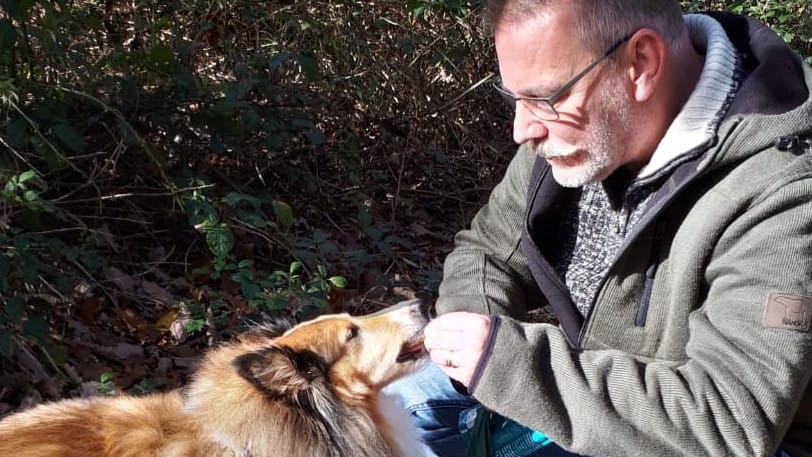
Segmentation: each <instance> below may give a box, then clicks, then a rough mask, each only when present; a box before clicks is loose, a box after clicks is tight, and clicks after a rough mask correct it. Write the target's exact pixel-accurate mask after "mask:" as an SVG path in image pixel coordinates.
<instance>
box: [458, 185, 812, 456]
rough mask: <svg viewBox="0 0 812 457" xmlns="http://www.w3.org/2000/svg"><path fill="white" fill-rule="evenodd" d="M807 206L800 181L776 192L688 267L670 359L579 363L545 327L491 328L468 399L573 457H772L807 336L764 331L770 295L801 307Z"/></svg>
mask: <svg viewBox="0 0 812 457" xmlns="http://www.w3.org/2000/svg"><path fill="white" fill-rule="evenodd" d="M809 195H812V179H808V178H807V179H799V180H796V181H794V182H784V183H782V184H780V185H776V186H775V188H774V189H772V191H771V192H770V193H769V195H766V196H762V197H761V198H759V199H757V200H754V201H752V202H750V203H749V207H748V208H747V210H746V211H743V212H742V213H740V214H738V215H736V216H735V217H734V219H733V220H732V222H731V223H730V224H727V225H726V226H725V229H724V232H722V233H721V236H720V237H719V238H718V239H717V241H716V243H715V245H714V246H713V248H712V249H711V250H710V251H709V257H708V259H707V263H706V264H705V265H704V266H703V267H701V268H700V267H697V271H696V274H698V275H701V283H702V284H704V286H705V287H707V289H706V290H705V292H704V293H703V294H702V296H703V299H702V301H701V303H699V304H698V305H699V306H698V307H696V308H695V309H694V310H693V311H691V312H690V314H689V315H688V318H687V322H686V324H687V328H686V329H685V330H684V334H685V335H686V339H687V342H686V343H685V353H684V358H683V357H680V358H679V359H678V360H674V359H665V358H664V359H659V358H644V357H641V356H635V355H634V354H630V353H628V352H625V351H620V350H616V349H612V348H608V347H595V348H592V349H589V350H581V351H579V350H575V349H573V348H572V347H571V346H570V345H568V344H567V341H566V340H565V338H564V336H563V335H562V333H561V332H560V330H559V329H558V328H556V327H554V326H551V325H546V324H528V323H521V322H519V321H517V320H514V319H511V318H509V317H504V316H503V317H495V318H494V321H493V325H492V327H491V333H490V339H489V342H488V350H487V352H486V353H485V354H484V355H483V358H482V360H481V361H480V365H479V371H478V373H477V375H476V377H475V378H474V380H473V381H472V383H471V385H470V386H469V390H470V391H471V392H472V394H473V395H474V397H476V398H477V399H478V400H479V401H481V402H482V403H483V404H484V405H485V406H487V407H489V408H491V409H493V410H496V411H498V412H500V413H503V414H504V415H506V416H508V417H510V418H512V419H514V420H517V421H519V422H521V423H524V424H527V425H528V426H530V427H532V428H534V429H537V430H540V431H543V432H544V433H545V434H547V435H548V436H549V437H550V438H551V439H552V440H553V441H555V442H557V443H559V444H561V445H562V446H563V447H565V448H567V449H569V450H571V451H573V452H576V453H579V454H583V455H592V456H597V455H601V456H631V455H635V456H636V455H641V456H643V455H646V456H654V455H656V456H672V455H673V456H698V455H708V456H728V455H735V456H756V455H758V456H768V455H772V453H773V452H775V449H776V448H777V447H778V445H779V443H780V442H781V439H782V437H783V436H784V434H785V433H786V431H787V428H788V427H789V425H790V423H791V422H792V420H793V417H794V415H795V414H796V412H797V409H798V405H799V403H800V402H801V399H802V397H803V395H804V392H805V390H806V388H807V385H808V383H809V381H810V376H812V332H811V331H810V330H809V329H808V328H806V330H804V328H803V325H802V324H801V325H798V326H797V327H798V328H790V329H787V328H776V327H775V326H771V325H768V324H767V323H766V322H765V320H764V316H765V307H766V304H765V303H767V302H768V301H769V299H768V297H769V294H770V292H771V291H779V292H785V293H788V294H793V295H798V296H805V297H812V261H811V260H810V256H812V216H810V215H812V200H811V199H810V198H809ZM707 217H712V216H707ZM679 248H680V249H690V248H689V247H685V246H682V247H679ZM659 299H663V298H662V297H660V298H659ZM674 301H675V303H676V302H677V301H679V300H678V297H677V299H675V300H674ZM675 306H691V305H690V304H689V303H685V304H683V305H679V304H675ZM807 311H810V312H812V310H810V309H809V308H807ZM806 319H807V323H808V319H809V317H808V316H807V317H806ZM676 325H685V324H679V323H677V324H676Z"/></svg>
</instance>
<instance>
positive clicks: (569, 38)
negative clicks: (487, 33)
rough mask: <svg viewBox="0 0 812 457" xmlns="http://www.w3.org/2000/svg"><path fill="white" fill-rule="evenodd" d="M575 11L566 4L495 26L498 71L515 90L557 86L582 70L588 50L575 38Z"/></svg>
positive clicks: (533, 89)
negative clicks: (566, 6) (580, 67)
mask: <svg viewBox="0 0 812 457" xmlns="http://www.w3.org/2000/svg"><path fill="white" fill-rule="evenodd" d="M574 30H575V17H574V13H573V12H572V11H571V10H570V9H567V8H565V7H563V6H549V7H545V9H544V11H542V12H539V13H537V14H535V15H534V16H531V17H527V18H524V19H521V20H518V21H510V22H505V23H502V24H500V25H498V26H497V27H496V28H495V29H494V43H495V46H496V56H497V59H498V62H499V73H500V75H501V77H502V81H503V82H504V84H505V86H506V87H507V88H508V89H510V90H511V91H513V92H516V93H524V92H535V91H538V90H543V89H545V88H546V89H549V90H550V91H552V90H554V89H557V88H558V87H559V86H560V85H561V84H562V83H563V82H565V81H566V80H567V79H568V78H570V77H572V75H573V74H574V73H576V72H577V71H578V70H579V68H578V67H579V65H581V66H582V64H583V62H584V61H587V62H588V61H589V58H588V53H587V52H586V51H585V50H584V49H583V48H582V47H581V46H580V45H578V43H577V42H576V41H575V34H574Z"/></svg>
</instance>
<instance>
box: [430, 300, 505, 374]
mask: <svg viewBox="0 0 812 457" xmlns="http://www.w3.org/2000/svg"><path fill="white" fill-rule="evenodd" d="M489 332H490V318H489V317H488V316H483V315H480V314H473V313H449V314H444V315H442V316H439V317H437V318H436V319H434V320H433V321H431V322H430V323H429V324H428V326H427V327H426V329H425V331H424V333H423V334H424V340H423V344H424V345H425V347H426V349H427V350H428V351H429V357H430V358H431V360H432V361H433V362H434V363H435V364H437V365H438V366H439V367H440V368H441V369H442V370H443V371H444V372H445V373H446V374H447V375H448V376H449V377H451V378H454V379H456V380H457V381H459V382H461V383H462V384H464V385H465V386H466V387H467V386H468V384H469V383H470V381H471V378H472V377H473V374H474V372H475V371H476V368H477V366H478V364H479V363H480V359H481V357H482V353H483V352H484V349H485V344H486V341H487V339H488V334H489Z"/></svg>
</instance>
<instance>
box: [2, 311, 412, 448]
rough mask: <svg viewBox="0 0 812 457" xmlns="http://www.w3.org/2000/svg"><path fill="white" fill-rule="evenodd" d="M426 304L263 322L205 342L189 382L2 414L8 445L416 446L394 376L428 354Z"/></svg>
mask: <svg viewBox="0 0 812 457" xmlns="http://www.w3.org/2000/svg"><path fill="white" fill-rule="evenodd" d="M427 314H428V313H427V311H426V310H425V308H424V306H423V305H422V303H421V302H419V301H410V302H405V303H401V304H399V305H395V306H393V307H390V308H386V309H384V310H382V311H379V312H377V313H374V314H370V315H367V316H362V317H351V316H349V315H347V314H332V315H324V316H321V317H317V318H315V319H313V320H311V321H307V322H304V323H301V324H298V325H295V326H293V327H292V328H290V329H288V330H286V331H284V332H283V333H281V334H280V333H279V332H278V331H277V330H275V329H272V328H270V327H268V326H257V327H256V328H254V329H252V330H249V331H247V332H245V333H243V334H242V335H240V336H239V337H238V338H237V339H235V341H234V342H231V343H227V344H225V345H222V346H220V347H217V348H214V349H212V350H210V351H208V352H207V353H206V354H205V355H204V356H203V358H202V361H201V362H200V364H199V366H198V368H197V369H196V370H195V371H194V373H193V374H192V376H191V380H190V383H189V384H188V385H187V386H185V387H182V388H180V389H176V390H174V391H169V392H166V393H157V394H151V395H148V396H143V397H135V396H128V395H122V396H118V397H101V398H92V399H73V400H62V401H57V402H53V403H48V404H43V405H39V406H36V407H34V408H32V409H30V410H27V411H23V412H19V413H16V414H12V415H10V416H8V417H6V418H4V419H3V420H2V421H0V456H14V457H413V456H417V455H420V451H419V445H418V440H417V438H416V432H415V431H414V429H413V428H412V426H411V425H410V422H409V419H408V417H406V414H405V412H404V411H402V410H398V409H397V405H396V403H395V400H394V399H392V398H388V397H385V396H382V395H381V389H382V388H383V387H384V386H386V385H387V384H389V383H391V382H392V381H394V380H396V379H398V378H400V377H402V376H404V375H406V374H408V373H410V372H413V371H415V370H417V369H418V368H419V367H420V366H422V365H423V364H425V363H426V361H427V360H428V357H426V351H425V349H424V347H423V344H422V333H423V328H424V327H425V325H426V324H427V323H428V316H427Z"/></svg>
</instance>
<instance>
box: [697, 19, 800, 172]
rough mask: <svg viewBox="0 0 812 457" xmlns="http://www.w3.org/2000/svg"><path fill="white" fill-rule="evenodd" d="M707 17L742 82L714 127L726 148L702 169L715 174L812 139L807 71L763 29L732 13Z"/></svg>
mask: <svg viewBox="0 0 812 457" xmlns="http://www.w3.org/2000/svg"><path fill="white" fill-rule="evenodd" d="M709 14H710V16H712V17H713V18H714V19H716V20H717V21H719V22H720V23H721V24H722V26H723V27H724V29H725V31H726V32H727V34H728V37H729V38H730V40H731V42H732V43H733V45H734V46H735V47H736V49H737V50H738V51H739V53H740V55H741V59H742V66H743V71H744V75H743V76H744V77H743V81H742V85H741V87H740V88H739V90H738V92H737V94H736V96H735V98H734V99H733V102H732V103H731V105H730V108H729V111H728V114H727V116H726V118H725V120H724V121H723V122H722V124H721V125H720V127H719V131H718V136H719V137H720V138H727V141H724V142H722V143H723V144H724V145H725V146H723V147H722V148H721V150H719V151H716V152H715V153H713V154H712V155H711V156H710V157H707V160H706V161H705V163H704V164H703V165H706V166H712V167H713V168H716V167H717V166H721V165H725V164H728V163H731V162H734V161H737V160H741V159H743V158H745V157H747V156H750V155H752V154H753V153H754V152H756V151H760V150H763V149H765V148H768V147H771V146H774V145H779V147H783V148H787V146H786V145H789V147H791V146H792V145H796V144H799V142H801V141H803V137H805V136H809V135H812V99H810V92H809V88H810V87H812V68H810V67H809V66H808V65H806V64H804V63H803V61H802V60H801V58H800V57H799V56H798V55H797V54H796V53H794V52H793V51H792V50H791V49H790V48H789V46H787V45H786V43H784V41H783V40H781V38H780V37H779V36H778V35H777V34H775V32H773V31H772V30H770V29H769V28H768V27H767V26H766V25H765V24H764V23H762V22H760V21H757V20H755V19H752V18H748V17H746V16H739V15H734V14H731V13H709ZM782 144H784V145H785V146H780V145H782Z"/></svg>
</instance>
